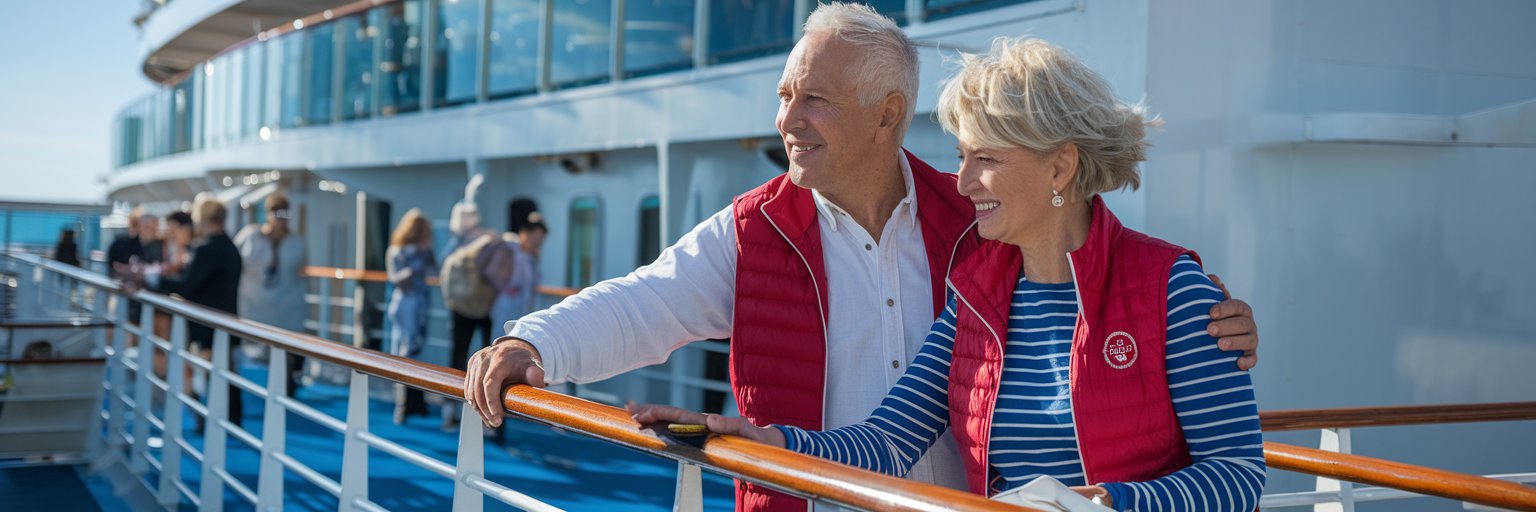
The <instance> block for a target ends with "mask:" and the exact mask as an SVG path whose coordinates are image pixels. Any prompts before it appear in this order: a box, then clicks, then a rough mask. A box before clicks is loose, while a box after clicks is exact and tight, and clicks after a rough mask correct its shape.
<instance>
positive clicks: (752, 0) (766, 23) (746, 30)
mask: <svg viewBox="0 0 1536 512" xmlns="http://www.w3.org/2000/svg"><path fill="white" fill-rule="evenodd" d="M709 22H710V30H709V61H710V62H711V63H718V62H730V61H735V60H742V59H749V58H752V57H760V56H763V55H768V54H772V53H778V52H783V51H788V50H789V48H790V47H792V46H794V44H795V41H794V35H795V32H794V29H795V27H794V25H795V2H794V1H793V0H732V1H729V2H715V3H712V4H710V11H709Z"/></svg>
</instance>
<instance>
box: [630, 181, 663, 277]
mask: <svg viewBox="0 0 1536 512" xmlns="http://www.w3.org/2000/svg"><path fill="white" fill-rule="evenodd" d="M636 232H637V233H639V234H640V241H639V243H638V244H636V245H638V246H639V248H640V253H639V255H638V256H637V258H636V260H637V261H638V262H637V263H636V265H641V266H643V265H649V264H650V263H651V262H652V261H656V257H657V256H660V255H661V198H660V197H657V196H646V197H645V199H642V200H640V230H639V231H636Z"/></svg>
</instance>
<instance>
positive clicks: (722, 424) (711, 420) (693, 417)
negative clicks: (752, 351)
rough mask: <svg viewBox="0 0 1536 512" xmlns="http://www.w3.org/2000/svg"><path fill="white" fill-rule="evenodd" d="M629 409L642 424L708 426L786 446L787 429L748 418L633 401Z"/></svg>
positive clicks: (637, 421)
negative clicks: (765, 424)
mask: <svg viewBox="0 0 1536 512" xmlns="http://www.w3.org/2000/svg"><path fill="white" fill-rule="evenodd" d="M624 409H625V410H627V411H629V417H630V418H634V420H635V422H636V423H639V424H640V426H641V427H646V426H650V425H654V424H656V423H687V424H693V425H704V426H706V427H708V428H709V431H710V432H713V433H716V434H726V435H732V436H741V437H745V438H747V439H751V440H753V441H757V442H759V443H763V444H766V445H768V446H773V447H775V448H783V447H784V432H782V431H780V430H779V429H776V428H773V427H759V426H756V425H753V424H752V423H751V422H749V421H747V419H746V418H728V417H725V416H721V415H719V414H703V413H697V412H693V411H690V410H687V409H681V408H677V407H672V406H669V405H652V404H637V403H634V402H630V403H629V405H627V406H625V407H624Z"/></svg>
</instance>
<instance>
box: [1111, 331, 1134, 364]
mask: <svg viewBox="0 0 1536 512" xmlns="http://www.w3.org/2000/svg"><path fill="white" fill-rule="evenodd" d="M1104 361H1105V362H1107V363H1109V366H1111V367H1113V368H1114V369H1116V370H1124V369H1126V368H1130V367H1131V365H1133V364H1136V338H1132V337H1131V335H1130V334H1126V333H1125V331H1115V333H1114V334H1111V335H1109V338H1106V339H1105V340H1104Z"/></svg>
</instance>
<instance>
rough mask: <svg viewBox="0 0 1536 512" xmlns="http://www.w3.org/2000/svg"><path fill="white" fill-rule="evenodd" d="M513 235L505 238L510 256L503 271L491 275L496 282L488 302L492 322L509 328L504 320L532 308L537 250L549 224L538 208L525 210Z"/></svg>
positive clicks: (535, 295)
mask: <svg viewBox="0 0 1536 512" xmlns="http://www.w3.org/2000/svg"><path fill="white" fill-rule="evenodd" d="M519 226H520V229H519V230H518V231H517V233H516V235H517V236H515V237H512V238H511V239H509V240H507V241H506V246H507V248H508V249H510V250H508V251H506V252H505V254H506V255H507V256H510V257H511V262H510V265H508V267H509V268H508V270H507V271H506V272H505V273H502V274H498V275H495V276H488V277H492V282H493V283H496V302H495V304H493V305H492V306H491V318H492V320H494V321H495V325H497V326H499V327H503V328H504V329H510V328H511V327H510V326H508V325H507V324H509V323H511V322H514V321H516V320H517V319H519V318H522V317H523V315H526V314H528V313H532V312H533V308H534V305H535V304H536V303H537V299H538V295H539V250H540V248H542V247H543V245H544V238H545V237H546V236H548V235H549V226H547V225H545V224H544V218H543V216H542V215H539V212H531V213H529V214H528V220H526V221H523V222H521V223H519Z"/></svg>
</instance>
